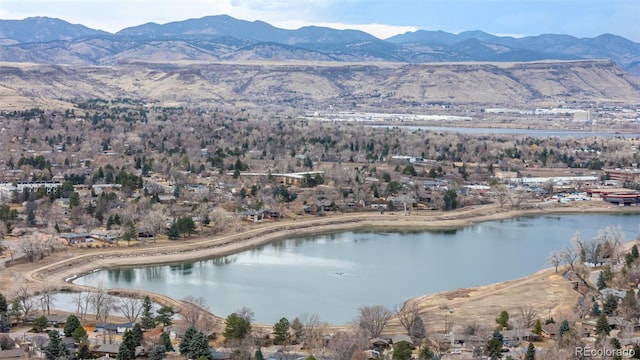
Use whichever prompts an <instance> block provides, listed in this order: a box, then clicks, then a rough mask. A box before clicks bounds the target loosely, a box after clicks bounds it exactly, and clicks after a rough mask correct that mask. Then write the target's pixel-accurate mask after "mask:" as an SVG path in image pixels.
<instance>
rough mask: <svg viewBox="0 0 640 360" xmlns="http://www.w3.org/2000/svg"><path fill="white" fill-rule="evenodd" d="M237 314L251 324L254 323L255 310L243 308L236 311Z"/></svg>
mask: <svg viewBox="0 0 640 360" xmlns="http://www.w3.org/2000/svg"><path fill="white" fill-rule="evenodd" d="M235 313H236V314H238V316H240V317H241V318H243V319H245V320H247V321H248V322H250V323H251V322H253V318H254V317H255V313H254V312H253V310H251V308H248V307H246V306H243V307H241V308H240V309H238V310H236V311H235Z"/></svg>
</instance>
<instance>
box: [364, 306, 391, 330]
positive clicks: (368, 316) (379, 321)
mask: <svg viewBox="0 0 640 360" xmlns="http://www.w3.org/2000/svg"><path fill="white" fill-rule="evenodd" d="M359 311H360V314H359V315H358V318H357V320H356V322H357V324H358V327H359V328H360V329H362V330H364V331H365V332H366V333H367V334H368V336H369V337H370V338H374V337H378V336H380V334H381V333H382V331H383V330H384V327H385V325H387V322H388V321H389V319H391V317H392V316H393V313H392V312H391V311H389V310H388V309H387V308H385V307H384V306H380V305H375V306H364V307H361V308H360V309H359Z"/></svg>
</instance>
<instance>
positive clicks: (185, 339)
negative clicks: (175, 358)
mask: <svg viewBox="0 0 640 360" xmlns="http://www.w3.org/2000/svg"><path fill="white" fill-rule="evenodd" d="M197 332H198V330H196V328H195V327H193V326H189V327H188V328H187V330H186V331H185V332H184V336H182V339H181V340H180V345H179V346H178V349H179V350H180V355H183V356H184V355H188V354H189V343H190V342H191V339H193V336H194V335H195V334H196V333H197Z"/></svg>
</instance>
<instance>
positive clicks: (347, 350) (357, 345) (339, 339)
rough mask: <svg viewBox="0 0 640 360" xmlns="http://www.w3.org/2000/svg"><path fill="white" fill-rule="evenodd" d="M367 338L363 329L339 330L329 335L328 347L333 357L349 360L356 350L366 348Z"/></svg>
mask: <svg viewBox="0 0 640 360" xmlns="http://www.w3.org/2000/svg"><path fill="white" fill-rule="evenodd" d="M389 313H391V312H389ZM367 340H368V339H367V335H366V334H365V333H364V332H363V331H355V332H339V333H337V334H335V335H333V336H332V337H331V340H329V344H328V348H329V350H331V352H332V353H333V357H332V358H333V359H335V360H351V359H352V357H353V355H354V354H355V353H356V352H357V351H362V350H364V349H366V348H367V342H368V341H367Z"/></svg>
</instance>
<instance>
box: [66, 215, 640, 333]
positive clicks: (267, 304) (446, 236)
mask: <svg viewBox="0 0 640 360" xmlns="http://www.w3.org/2000/svg"><path fill="white" fill-rule="evenodd" d="M639 220H640V216H638V215H622V216H621V215H617V216H616V215H595V214H581V215H561V216H556V215H554V216H540V217H522V218H518V219H512V220H500V221H493V222H485V223H481V224H478V225H474V226H470V227H465V228H459V229H445V230H433V231H402V232H391V231H384V232H372V231H348V232H342V233H331V234H326V235H313V236H309V237H303V238H295V239H290V240H282V241H278V242H275V243H274V244H273V245H267V246H263V247H261V248H259V249H253V250H249V251H245V252H242V253H238V254H235V255H231V256H224V257H219V258H213V259H209V260H204V261H197V262H188V263H183V264H173V265H166V266H145V267H138V268H123V269H114V270H109V271H99V272H95V273H92V274H89V275H87V276H85V277H81V278H79V279H78V280H76V282H77V283H80V284H89V285H91V284H97V283H99V282H102V283H103V284H104V286H105V287H123V288H139V289H147V290H150V291H153V292H157V293H161V294H166V295H169V296H173V297H176V298H184V297H185V296H188V295H192V296H195V297H203V298H204V299H205V300H206V302H207V304H208V306H210V308H211V309H212V311H214V312H215V313H216V314H218V315H221V316H226V315H228V314H229V313H231V312H233V311H235V310H236V309H238V308H240V307H242V306H247V307H250V308H252V309H253V310H254V312H255V315H256V320H257V321H259V322H262V323H275V322H276V321H277V320H278V319H280V318H281V317H282V316H285V317H287V318H294V317H296V316H299V315H301V314H303V313H318V314H319V315H320V317H321V318H322V320H324V321H329V322H331V323H346V322H348V321H350V320H351V319H353V317H354V316H355V315H356V313H357V309H358V307H360V306H366V305H377V304H380V305H384V306H387V307H392V306H394V305H396V304H399V303H401V302H402V301H404V300H406V299H408V298H410V297H413V296H417V295H422V294H427V293H434V292H439V291H445V290H452V289H456V288H461V287H470V286H477V285H482V284H488V283H493V282H498V281H504V280H510V279H514V278H518V277H521V276H526V275H528V274H531V273H533V272H535V271H537V270H539V269H541V268H543V267H546V266H547V265H546V264H545V259H546V258H547V256H548V255H549V254H550V253H551V252H552V251H555V250H561V249H563V248H564V247H565V246H570V241H571V238H572V237H573V236H574V234H575V233H576V231H580V235H581V237H582V238H584V239H591V238H593V237H595V236H596V234H597V233H598V230H599V229H601V228H603V227H605V226H617V225H620V226H621V229H622V231H623V232H624V233H625V239H633V238H636V237H637V236H638V223H639ZM496 259H500V261H496Z"/></svg>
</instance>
